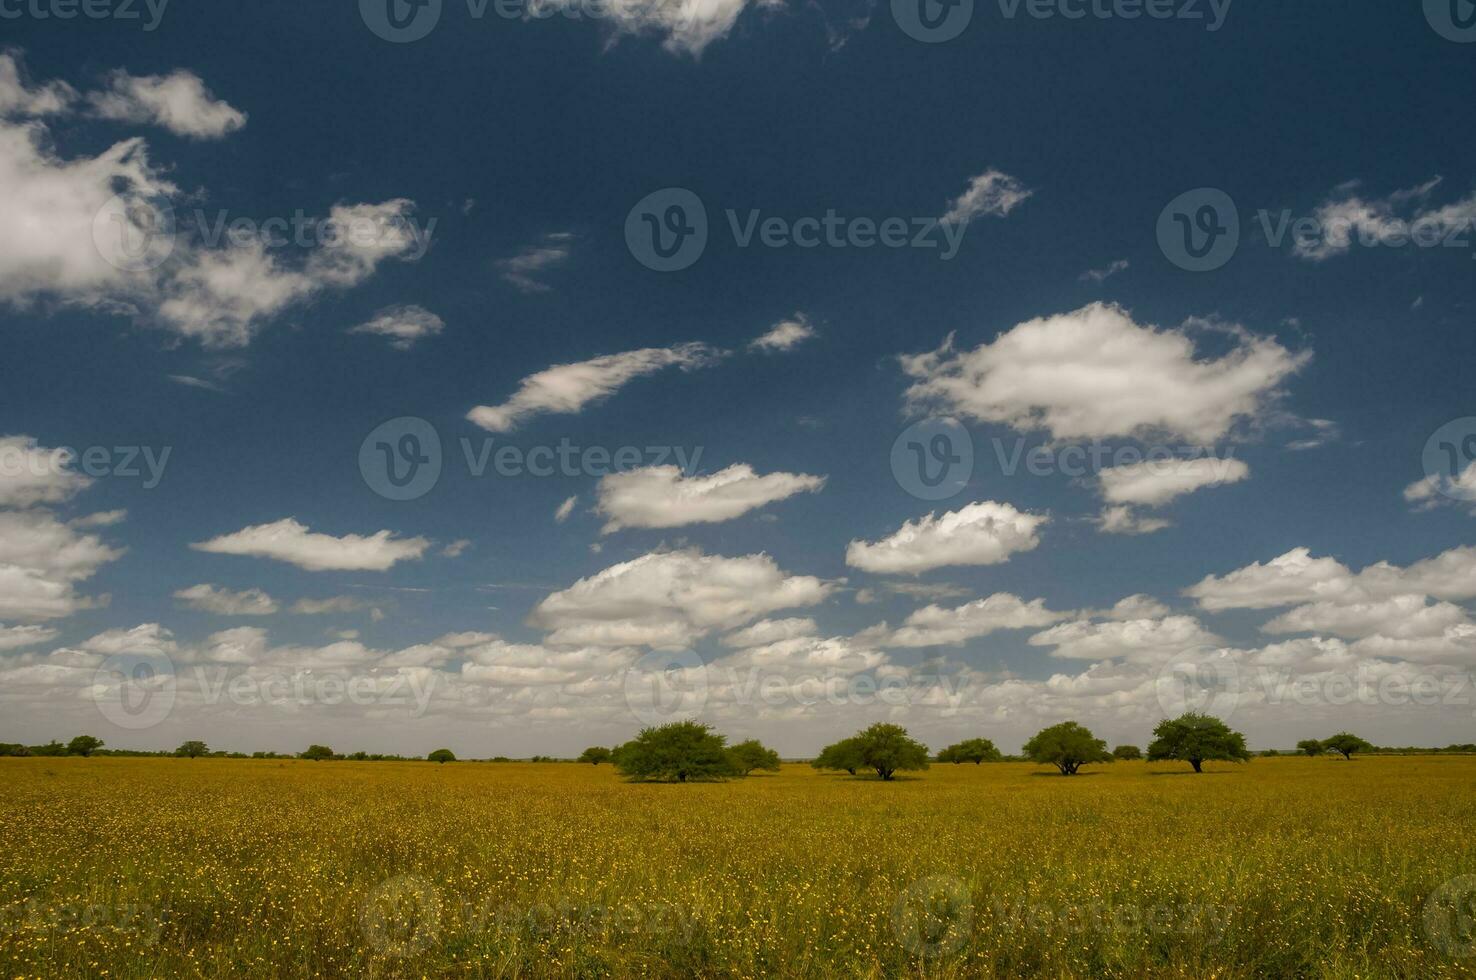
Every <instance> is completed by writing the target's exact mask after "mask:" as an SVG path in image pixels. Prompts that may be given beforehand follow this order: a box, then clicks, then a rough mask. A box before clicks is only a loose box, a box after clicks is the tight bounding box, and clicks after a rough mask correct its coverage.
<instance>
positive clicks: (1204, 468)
mask: <svg viewBox="0 0 1476 980" xmlns="http://www.w3.org/2000/svg"><path fill="white" fill-rule="evenodd" d="M1099 476H1100V479H1101V481H1102V496H1104V497H1106V498H1107V502H1108V503H1111V504H1143V505H1145V506H1148V507H1158V506H1161V505H1163V504H1166V503H1168V502H1169V501H1170V500H1173V499H1174V498H1175V497H1179V496H1182V495H1183V494H1186V493H1193V492H1194V491H1195V490H1199V489H1202V488H1204V487H1218V486H1224V485H1225V484H1227V483H1239V482H1240V481H1241V480H1244V479H1245V478H1246V477H1248V476H1250V467H1249V466H1247V465H1245V463H1244V462H1242V461H1241V460H1238V459H1233V458H1232V459H1217V458H1214V457H1206V456H1201V457H1198V458H1195V459H1168V460H1158V459H1147V460H1144V461H1143V462H1141V463H1130V464H1128V465H1125V466H1111V467H1108V468H1106V469H1104V470H1102V471H1101V473H1100V474H1099Z"/></svg>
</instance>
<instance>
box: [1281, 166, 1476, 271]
mask: <svg viewBox="0 0 1476 980" xmlns="http://www.w3.org/2000/svg"><path fill="white" fill-rule="evenodd" d="M1440 183H1441V179H1440V178H1439V177H1436V178H1434V179H1432V180H1430V181H1427V182H1426V183H1424V184H1421V185H1419V186H1417V187H1411V188H1409V189H1407V190H1402V191H1396V192H1395V193H1393V194H1391V195H1389V196H1388V197H1386V198H1374V199H1372V200H1368V199H1365V198H1363V197H1360V196H1359V195H1357V194H1354V193H1352V187H1351V186H1346V187H1345V188H1342V189H1340V190H1341V191H1342V195H1343V196H1341V197H1338V198H1335V199H1330V200H1328V201H1326V202H1324V203H1323V204H1322V205H1320V206H1319V207H1318V208H1317V210H1316V212H1314V217H1315V218H1316V220H1317V225H1318V228H1319V233H1318V234H1316V235H1309V236H1307V237H1304V238H1298V239H1297V240H1296V241H1295V243H1294V245H1293V248H1292V253H1293V254H1294V255H1296V256H1297V257H1298V258H1302V259H1306V260H1308V261H1310V262H1323V261H1326V260H1327V259H1330V258H1333V257H1335V256H1339V255H1344V254H1346V253H1347V252H1348V251H1349V249H1351V248H1352V247H1353V244H1354V242H1355V241H1360V242H1363V243H1365V244H1370V245H1373V244H1377V245H1388V246H1395V247H1397V246H1408V247H1409V248H1413V249H1416V250H1419V248H1420V246H1421V244H1423V245H1424V247H1426V248H1428V247H1430V246H1431V245H1438V244H1441V243H1443V242H1445V241H1446V240H1447V238H1448V237H1449V236H1450V235H1451V234H1452V233H1453V232H1454V233H1459V232H1460V231H1461V230H1463V229H1470V228H1471V227H1472V222H1476V194H1471V195H1468V196H1467V197H1465V198H1462V199H1461V200H1459V201H1455V202H1453V203H1450V204H1446V205H1444V206H1442V207H1438V208H1434V207H1425V206H1417V202H1424V201H1425V200H1426V199H1428V197H1429V195H1430V192H1431V191H1433V190H1434V189H1435V188H1436V187H1437V186H1438V185H1439V184H1440Z"/></svg>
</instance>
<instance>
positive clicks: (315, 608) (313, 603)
mask: <svg viewBox="0 0 1476 980" xmlns="http://www.w3.org/2000/svg"><path fill="white" fill-rule="evenodd" d="M373 605H374V603H372V602H370V601H369V600H367V599H360V598H357V597H355V596H347V595H336V596H329V597H328V598H326V599H298V600H297V601H296V602H294V603H293V604H292V611H293V612H294V613H296V614H297V615H299V616H331V615H334V614H337V613H351V612H360V611H362V610H365V609H369V608H371V607H373Z"/></svg>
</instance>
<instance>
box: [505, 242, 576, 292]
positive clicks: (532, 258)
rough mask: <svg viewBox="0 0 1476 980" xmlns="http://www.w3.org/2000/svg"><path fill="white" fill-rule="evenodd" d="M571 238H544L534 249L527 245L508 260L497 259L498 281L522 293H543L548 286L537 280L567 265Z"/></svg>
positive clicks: (546, 290)
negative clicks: (546, 273)
mask: <svg viewBox="0 0 1476 980" xmlns="http://www.w3.org/2000/svg"><path fill="white" fill-rule="evenodd" d="M573 241H574V236H573V235H572V234H570V233H569V232H556V233H555V234H552V235H545V236H544V237H543V238H542V239H540V240H539V242H538V243H537V244H536V245H529V246H528V247H527V248H525V249H523V250H522V251H521V252H519V253H518V254H517V255H514V256H513V257H512V258H510V259H499V260H498V261H497V268H498V269H500V270H501V271H502V278H503V279H505V280H506V281H508V282H510V283H512V284H513V285H514V286H516V287H517V288H518V289H519V290H521V291H522V292H525V293H546V292H548V291H549V286H548V285H547V284H546V283H544V282H543V280H542V279H541V278H540V277H541V276H542V274H543V273H545V272H547V271H549V270H550V269H553V268H556V267H557V266H560V265H563V264H564V263H565V262H567V261H569V255H570V253H571V250H572V248H573Z"/></svg>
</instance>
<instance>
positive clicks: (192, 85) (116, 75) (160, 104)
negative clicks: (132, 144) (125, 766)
mask: <svg viewBox="0 0 1476 980" xmlns="http://www.w3.org/2000/svg"><path fill="white" fill-rule="evenodd" d="M108 86H109V87H108V88H107V89H106V90H105V91H101V92H93V93H91V94H90V95H88V97H87V101H88V102H89V104H90V105H91V108H92V111H93V112H94V113H95V114H97V115H98V116H101V117H102V118H104V119H116V120H120V121H123V122H132V123H145V124H153V125H158V126H162V127H164V128H165V129H167V130H169V131H170V132H172V133H175V134H177V135H180V136H189V137H192V138H194V139H219V138H220V137H222V136H225V135H227V134H228V133H233V132H235V131H236V130H238V129H240V128H241V127H242V126H244V125H246V114H245V113H243V112H241V111H240V110H238V109H235V108H232V107H231V106H230V105H228V104H227V103H225V102H223V101H221V100H219V99H217V98H215V97H214V96H213V95H211V94H210V92H209V90H208V89H206V88H205V83H204V81H202V80H201V79H200V77H199V76H198V75H196V74H194V73H193V72H188V71H176V72H174V73H172V74H169V75H145V76H141V77H140V76H134V75H130V74H128V73H127V72H125V71H115V72H113V73H112V74H111V75H110V76H109V78H108Z"/></svg>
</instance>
